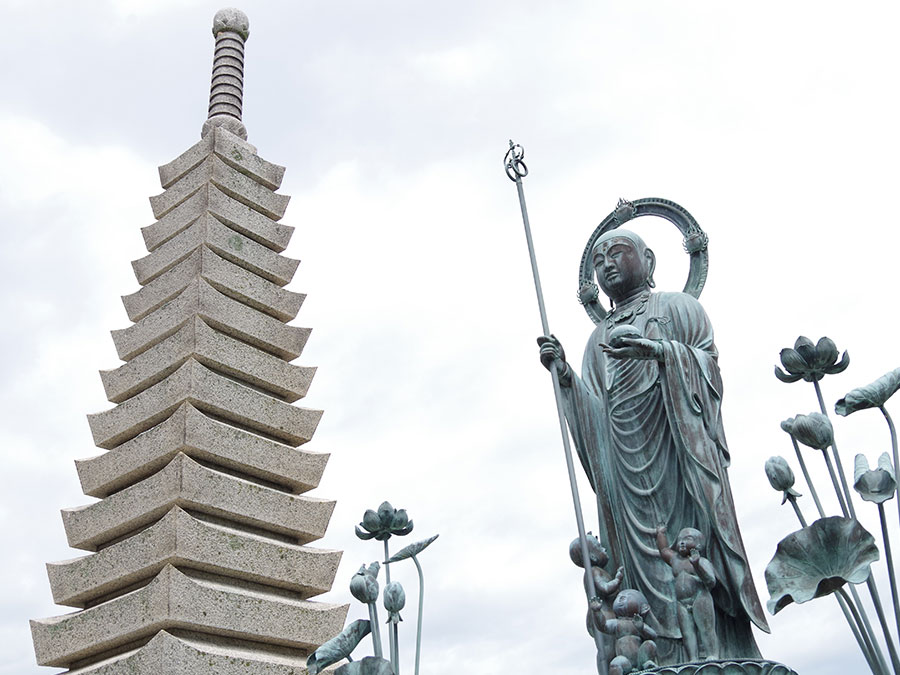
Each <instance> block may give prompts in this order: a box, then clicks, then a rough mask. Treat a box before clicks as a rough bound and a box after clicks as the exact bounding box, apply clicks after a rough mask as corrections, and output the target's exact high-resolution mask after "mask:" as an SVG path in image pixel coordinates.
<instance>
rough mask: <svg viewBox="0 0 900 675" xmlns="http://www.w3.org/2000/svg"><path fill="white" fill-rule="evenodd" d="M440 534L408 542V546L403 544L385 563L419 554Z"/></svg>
mask: <svg viewBox="0 0 900 675" xmlns="http://www.w3.org/2000/svg"><path fill="white" fill-rule="evenodd" d="M438 536H440V535H437V534H436V535H434V536H432V537H428V539H423V540H422V541H417V542H415V543H412V544H410V545H409V546H404V547H403V548H401V549H400V550H399V551H397V552H396V553H395V554H394V555H392V556H391V557H390V559H389V560H387V561H386V562H387V563H395V562H399V561H401V560H406V559H407V558H412V557H413V556H414V555H419V554H420V553H421V552H422V551H424V550H425V549H426V548H428V546H429V545H431V542H433V541H434V540H435V539H437V538H438Z"/></svg>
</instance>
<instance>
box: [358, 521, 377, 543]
mask: <svg viewBox="0 0 900 675" xmlns="http://www.w3.org/2000/svg"><path fill="white" fill-rule="evenodd" d="M356 536H357V537H359V538H360V539H362V540H363V541H365V540H366V539H371V538H372V537H374V536H375V533H374V532H366V531H365V530H363V529H361V528H360V527H359V525H357V526H356Z"/></svg>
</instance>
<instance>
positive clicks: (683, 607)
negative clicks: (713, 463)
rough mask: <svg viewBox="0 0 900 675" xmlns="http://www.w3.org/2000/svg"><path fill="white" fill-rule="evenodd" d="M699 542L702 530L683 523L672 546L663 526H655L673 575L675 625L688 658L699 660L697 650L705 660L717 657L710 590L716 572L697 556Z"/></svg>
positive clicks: (713, 583)
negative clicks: (679, 632) (682, 527)
mask: <svg viewBox="0 0 900 675" xmlns="http://www.w3.org/2000/svg"><path fill="white" fill-rule="evenodd" d="M703 544H704V540H703V534H702V533H701V532H700V531H699V530H696V529H694V528H693V527H686V528H684V529H683V530H681V531H680V532H679V533H678V538H677V539H676V541H675V549H672V548H670V547H669V542H668V538H667V536H666V527H665V526H664V525H660V526H659V527H658V528H656V546H657V548H658V549H659V554H660V556H662V559H663V560H664V561H665V562H666V563H667V564H668V565H669V566H670V567H671V568H672V572H673V573H674V575H675V599H676V602H677V608H676V611H677V615H678V627H679V628H680V629H681V636H682V639H683V641H684V648H685V650H686V651H687V655H688V658H689V659H690V660H691V661H699V660H700V658H701V652H702V655H703V657H705V658H706V660H707V661H713V660H715V659H717V658H719V639H718V636H717V634H716V615H715V606H714V605H713V598H712V593H711V592H710V589H712V587H713V586H715V585H716V573H715V570H714V569H713V566H712V563H711V562H709V560H707V559H706V558H703V557H701V556H700V552H701V551H702V550H703Z"/></svg>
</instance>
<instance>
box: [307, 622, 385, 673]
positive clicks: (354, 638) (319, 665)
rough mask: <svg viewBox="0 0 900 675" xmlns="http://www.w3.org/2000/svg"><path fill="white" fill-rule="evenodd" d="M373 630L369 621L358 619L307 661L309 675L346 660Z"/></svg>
mask: <svg viewBox="0 0 900 675" xmlns="http://www.w3.org/2000/svg"><path fill="white" fill-rule="evenodd" d="M371 630H372V626H371V624H370V623H369V621H368V619H358V620H357V621H354V622H353V623H351V624H350V625H349V626H347V627H346V628H344V630H342V631H341V632H340V633H338V634H337V635H336V636H335V637H333V638H331V639H330V640H329V641H328V642H326V643H325V644H323V645H322V646H321V647H319V648H318V649H317V650H316V651H314V652H313V653H312V654H310V655H309V658H308V659H306V667H307V669H308V670H309V675H316V673H319V672H321V671H322V670H323V669H324V668H327V667H328V666H330V665H331V664H333V663H337V662H338V661H340V660H341V659H346V658H347V657H348V656H350V654H351V652H352V651H353V650H354V649H356V645H358V644H359V641H360V640H362V639H363V638H364V637H366V635H368V634H369V633H370V632H371ZM338 670H340V668H338Z"/></svg>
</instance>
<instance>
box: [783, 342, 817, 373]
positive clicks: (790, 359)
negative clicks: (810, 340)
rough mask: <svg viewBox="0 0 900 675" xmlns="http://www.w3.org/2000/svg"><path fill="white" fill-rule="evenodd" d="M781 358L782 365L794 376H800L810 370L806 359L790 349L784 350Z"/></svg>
mask: <svg viewBox="0 0 900 675" xmlns="http://www.w3.org/2000/svg"><path fill="white" fill-rule="evenodd" d="M779 356H780V357H781V365H783V366H784V368H785V370H787V371H788V372H789V373H791V374H792V375H800V374H802V373H805V372H806V371H807V370H809V366H810V364H809V363H807V362H806V359H804V358H803V357H802V356H800V354H799V353H798V352H797V351H796V350H794V349H791V348H790V347H788V348H786V349H782V350H781V354H779Z"/></svg>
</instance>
